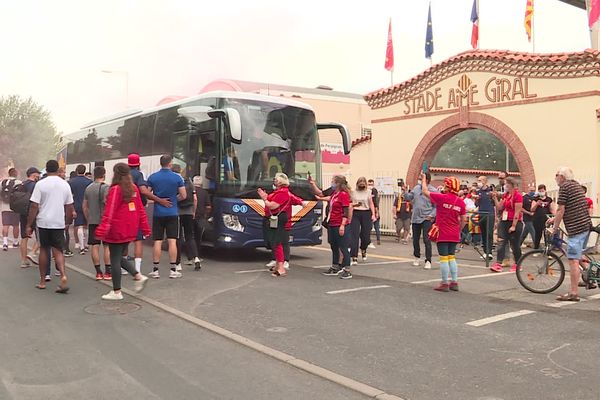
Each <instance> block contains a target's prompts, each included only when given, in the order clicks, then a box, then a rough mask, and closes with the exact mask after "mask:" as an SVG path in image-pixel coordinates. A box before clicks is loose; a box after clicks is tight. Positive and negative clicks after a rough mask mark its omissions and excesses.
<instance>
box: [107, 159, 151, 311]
mask: <svg viewBox="0 0 600 400" xmlns="http://www.w3.org/2000/svg"><path fill="white" fill-rule="evenodd" d="M140 230H141V231H142V234H143V236H144V237H147V236H150V233H151V231H150V226H149V225H148V218H147V217H146V210H145V209H144V205H143V204H142V200H141V198H140V192H139V190H138V188H137V187H136V186H135V185H134V184H133V181H132V179H131V175H130V172H129V166H127V164H125V163H118V164H116V165H115V166H114V168H113V180H112V184H111V186H110V190H109V192H108V197H107V199H106V208H105V210H104V215H103V216H102V222H101V223H100V225H98V227H97V228H96V237H97V238H98V239H99V240H102V241H103V242H105V243H108V247H109V249H110V261H111V265H112V266H113V268H112V283H113V290H111V291H110V292H108V293H107V294H105V295H103V296H102V298H103V299H104V300H122V299H123V294H122V293H121V268H123V269H125V270H126V271H127V272H129V273H130V274H131V276H133V279H134V280H135V290H136V291H137V292H141V291H142V290H143V289H144V286H145V285H146V281H147V280H148V277H146V276H144V275H142V274H140V273H139V272H137V271H136V270H135V267H134V266H133V265H132V264H131V263H130V262H129V261H128V260H127V258H126V257H123V254H125V251H126V250H127V247H128V246H129V243H130V242H134V241H135V240H136V238H137V235H138V232H139V231H140ZM119 265H120V266H121V268H119Z"/></svg>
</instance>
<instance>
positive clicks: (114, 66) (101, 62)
mask: <svg viewBox="0 0 600 400" xmlns="http://www.w3.org/2000/svg"><path fill="white" fill-rule="evenodd" d="M2 3H3V4H2V5H1V6H0V37H2V38H3V39H2V41H1V42H0V49H1V51H2V58H1V61H0V96H4V95H9V94H19V95H21V96H32V97H33V98H34V99H35V100H36V101H38V102H39V103H41V104H43V105H44V106H46V108H48V109H49V110H50V111H51V112H52V114H53V117H54V120H55V122H56V125H57V128H58V129H59V131H64V132H65V133H67V132H70V131H73V130H75V129H78V128H79V127H80V126H81V125H82V124H83V123H85V122H88V121H90V120H94V119H97V118H99V117H101V116H103V115H106V114H110V113H114V112H117V111H119V110H122V109H123V108H125V105H126V100H125V78H124V75H119V74H112V75H109V74H103V73H101V70H106V69H110V70H126V71H128V72H129V105H130V106H141V107H147V106H151V105H154V104H156V102H158V101H159V100H160V99H161V98H163V97H165V96H167V95H193V94H196V93H198V91H199V90H200V89H201V88H202V87H203V86H204V85H205V84H207V83H208V82H210V81H211V80H214V79H217V78H235V79H244V80H254V81H263V82H271V83H280V84H290V85H298V86H307V87H315V86H317V85H319V84H324V85H328V86H331V87H333V88H335V89H337V90H344V91H350V92H356V93H361V94H365V93H367V92H369V91H372V90H375V89H378V88H381V87H383V86H387V85H389V81H390V77H389V73H388V72H387V71H386V70H385V69H384V68H383V64H384V59H385V48H386V40H387V27H388V19H389V18H390V17H392V20H393V31H394V32H393V34H394V47H395V59H396V71H395V81H396V82H400V81H402V80H405V79H408V78H411V77H412V76H414V75H416V74H418V73H420V72H421V71H422V70H423V69H425V68H427V67H428V66H429V61H428V60H426V59H425V58H424V39H425V28H426V19H427V4H428V1H427V0H370V1H367V2H364V1H361V2H359V1H333V0H303V1H281V0H278V1H276V0H252V1H240V0H236V1H233V0H220V1H216V2H215V1H208V0H189V1H186V0H130V1H129V0H103V1H91V0H83V1H82V0H52V1H47V0H37V1H35V0H19V1H9V0H6V1H3V2H2ZM472 4H473V1H472V0H432V14H433V31H434V42H435V53H434V62H439V61H442V60H444V59H446V58H448V57H451V56H452V55H454V54H456V53H458V52H461V51H465V50H468V49H469V48H470V35H471V23H470V20H469V18H470V14H471V6H472ZM525 4H526V0H480V18H481V27H480V32H481V33H480V35H481V47H482V48H495V49H509V50H516V51H531V50H532V46H531V44H530V43H528V42H527V38H526V35H525V31H524V28H523V16H524V13H525ZM535 7H536V9H535V17H536V18H535V26H536V51H538V52H563V51H580V50H583V49H586V48H588V47H590V37H589V32H588V30H587V24H586V22H587V21H586V14H585V11H583V10H579V9H576V8H574V7H571V6H567V5H565V4H564V3H561V2H559V1H558V0H536V2H535Z"/></svg>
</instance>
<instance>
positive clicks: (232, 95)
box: [81, 91, 314, 129]
mask: <svg viewBox="0 0 600 400" xmlns="http://www.w3.org/2000/svg"><path fill="white" fill-rule="evenodd" d="M211 98H227V99H239V100H254V101H263V102H265V103H277V104H283V105H287V106H290V107H297V108H304V109H306V110H310V111H314V110H313V108H312V107H311V106H310V105H308V104H306V103H302V102H300V101H296V100H291V99H288V98H286V97H275V96H265V95H262V94H255V93H245V92H233V91H231V92H229V91H214V92H207V93H202V94H199V95H197V96H192V97H186V98H184V99H181V100H177V101H173V102H170V103H166V104H161V105H160V106H155V107H150V108H147V109H144V110H142V109H133V110H127V111H122V112H120V113H117V114H113V115H110V116H107V117H104V118H100V119H97V120H95V121H92V122H90V123H87V124H85V125H84V126H82V127H81V129H86V128H91V127H92V126H98V125H102V124H105V123H107V122H112V121H115V120H118V119H122V118H126V117H131V116H134V115H145V114H153V113H155V112H157V111H160V110H165V109H168V108H171V107H176V106H180V105H184V104H186V103H189V102H193V101H196V100H202V99H211Z"/></svg>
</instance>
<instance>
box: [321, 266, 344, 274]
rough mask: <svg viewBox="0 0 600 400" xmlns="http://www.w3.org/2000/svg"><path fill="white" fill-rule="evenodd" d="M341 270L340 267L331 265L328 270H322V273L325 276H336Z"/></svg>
mask: <svg viewBox="0 0 600 400" xmlns="http://www.w3.org/2000/svg"><path fill="white" fill-rule="evenodd" d="M341 272H342V270H341V269H339V268H335V267H330V268H329V269H328V270H327V271H325V272H322V274H323V275H325V276H336V275H339V274H340V273H341Z"/></svg>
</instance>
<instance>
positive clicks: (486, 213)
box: [472, 176, 496, 260]
mask: <svg viewBox="0 0 600 400" xmlns="http://www.w3.org/2000/svg"><path fill="white" fill-rule="evenodd" d="M492 193H493V189H492V188H491V187H490V186H488V180H487V177H485V176H480V177H479V178H477V194H476V195H475V196H472V197H474V198H475V199H476V201H477V208H478V211H479V227H480V228H481V242H482V244H483V258H485V257H487V258H488V259H489V260H492V259H493V258H494V256H493V255H492V244H493V242H494V223H495V218H496V212H495V210H494V200H493V199H492Z"/></svg>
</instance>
